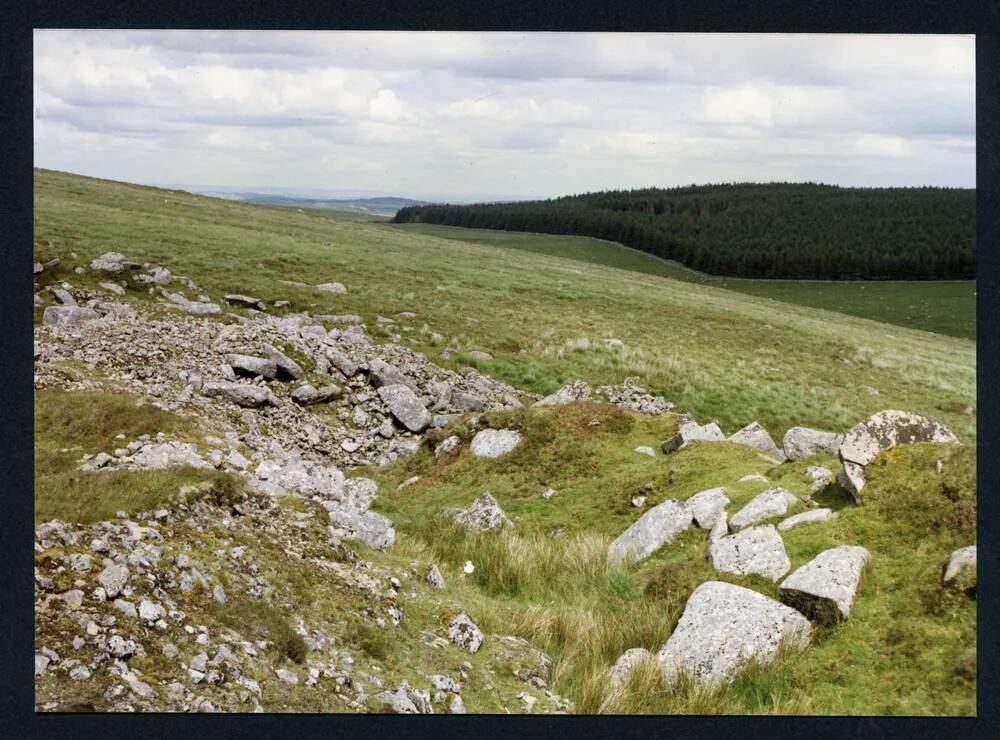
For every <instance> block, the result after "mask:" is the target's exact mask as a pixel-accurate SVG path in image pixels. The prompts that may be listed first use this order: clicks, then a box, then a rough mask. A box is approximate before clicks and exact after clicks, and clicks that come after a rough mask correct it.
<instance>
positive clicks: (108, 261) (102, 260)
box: [90, 252, 125, 272]
mask: <svg viewBox="0 0 1000 740" xmlns="http://www.w3.org/2000/svg"><path fill="white" fill-rule="evenodd" d="M90 269H92V270H100V271H101V272H121V271H122V270H124V269H125V255H124V254H122V253H121V252H105V253H104V254H102V255H101V256H100V257H97V258H95V259H93V260H91V262H90Z"/></svg>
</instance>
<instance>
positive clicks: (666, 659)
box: [656, 581, 812, 689]
mask: <svg viewBox="0 0 1000 740" xmlns="http://www.w3.org/2000/svg"><path fill="white" fill-rule="evenodd" d="M811 638H812V625H811V624H810V623H809V620H807V619H806V618H805V617H803V616H802V615H801V614H799V613H798V612H797V611H795V610H794V609H790V608H789V607H787V606H785V605H784V604H781V603H779V602H777V601H775V600H773V599H769V598H768V597H766V596H764V595H763V594H759V593H757V592H756V591H751V590H750V589H748V588H743V587H741V586H734V585H733V584H730V583H722V582H719V581H708V582H706V583H703V584H701V585H700V586H699V587H698V588H696V589H695V590H694V592H693V593H692V594H691V596H690V598H688V602H687V604H686V605H685V607H684V613H683V614H681V618H680V621H678V623H677V627H676V628H675V629H674V631H673V633H672V634H671V635H670V639H668V640H667V642H666V643H665V644H664V645H663V647H662V648H660V650H659V652H658V653H657V655H656V657H657V659H658V660H659V662H660V668H661V670H662V671H663V677H664V680H665V681H666V683H667V684H668V685H673V684H676V682H677V680H678V679H679V677H680V675H681V674H682V673H686V674H687V675H689V676H690V677H691V678H692V679H693V680H694V681H695V682H696V683H698V684H699V685H701V686H704V687H706V688H709V689H713V688H717V687H718V686H720V685H722V684H724V683H727V682H729V681H732V679H733V678H734V677H735V676H736V675H737V673H738V672H739V671H740V670H741V669H743V668H745V667H746V666H747V664H748V663H750V662H751V661H754V662H758V663H764V664H767V663H770V662H771V661H773V660H774V658H775V656H776V655H777V654H778V650H779V649H780V648H782V647H785V648H789V649H801V648H804V647H806V646H807V645H808V644H809V641H810V639H811Z"/></svg>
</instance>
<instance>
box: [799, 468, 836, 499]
mask: <svg viewBox="0 0 1000 740" xmlns="http://www.w3.org/2000/svg"><path fill="white" fill-rule="evenodd" d="M806 478H808V479H809V481H810V483H811V485H810V486H809V490H810V491H812V492H813V493H816V492H817V491H822V490H823V489H824V488H826V487H827V486H828V485H830V484H831V483H833V471H832V470H830V469H829V468H824V467H822V466H820V465H810V466H809V467H808V468H806Z"/></svg>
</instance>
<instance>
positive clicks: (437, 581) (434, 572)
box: [427, 564, 447, 588]
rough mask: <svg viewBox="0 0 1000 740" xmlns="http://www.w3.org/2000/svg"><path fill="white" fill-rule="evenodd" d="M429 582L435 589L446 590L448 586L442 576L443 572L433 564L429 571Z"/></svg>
mask: <svg viewBox="0 0 1000 740" xmlns="http://www.w3.org/2000/svg"><path fill="white" fill-rule="evenodd" d="M427 582H428V583H429V584H431V585H432V586H433V587H434V588H445V587H446V586H447V584H446V583H445V580H444V576H443V575H441V571H440V570H438V567H437V565H434V564H432V565H431V567H430V569H429V570H428V571H427Z"/></svg>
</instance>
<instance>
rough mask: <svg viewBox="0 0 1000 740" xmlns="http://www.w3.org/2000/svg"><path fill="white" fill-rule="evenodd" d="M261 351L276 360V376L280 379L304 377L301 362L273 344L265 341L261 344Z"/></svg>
mask: <svg viewBox="0 0 1000 740" xmlns="http://www.w3.org/2000/svg"><path fill="white" fill-rule="evenodd" d="M261 351H262V352H263V354H264V356H265V357H267V358H268V359H269V360H271V361H273V362H274V364H275V366H276V368H277V375H276V377H277V378H278V379H279V380H298V379H299V378H301V377H302V373H303V372H304V371H303V370H302V367H301V366H300V365H299V363H297V362H296V361H295V360H293V359H292V358H291V357H289V356H288V355H286V354H285V353H284V352H282V351H281V350H279V349H278V348H277V347H275V346H274V345H273V344H268V343H266V342H265V343H264V344H263V345H261Z"/></svg>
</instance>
